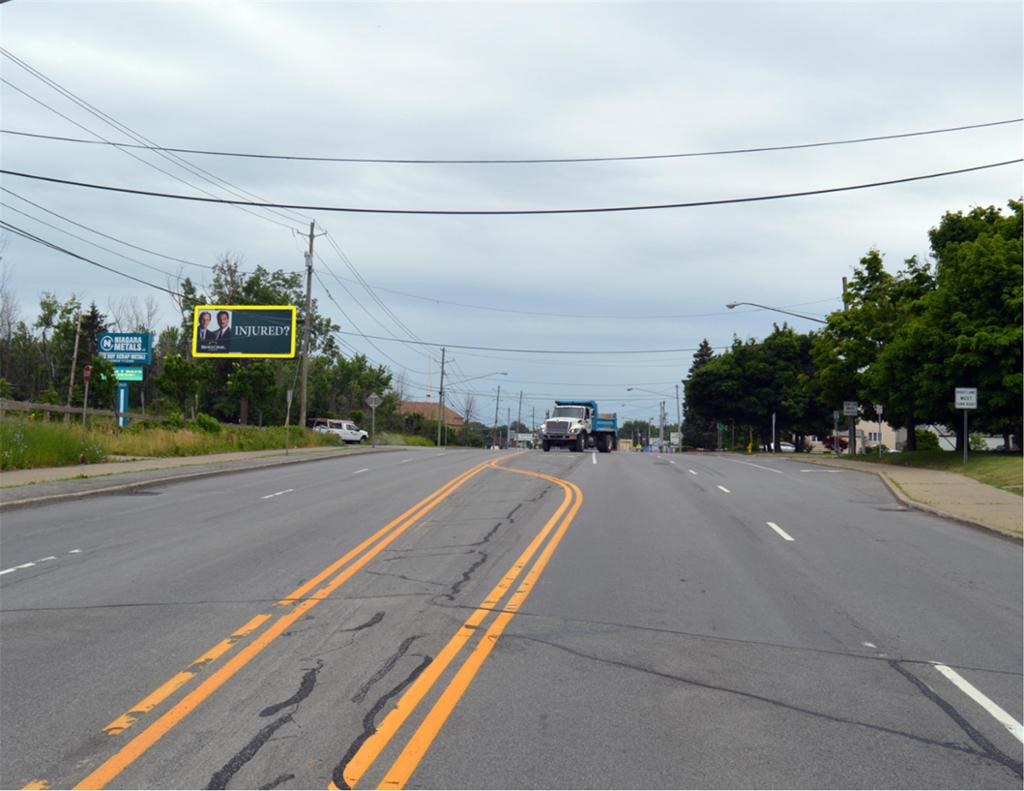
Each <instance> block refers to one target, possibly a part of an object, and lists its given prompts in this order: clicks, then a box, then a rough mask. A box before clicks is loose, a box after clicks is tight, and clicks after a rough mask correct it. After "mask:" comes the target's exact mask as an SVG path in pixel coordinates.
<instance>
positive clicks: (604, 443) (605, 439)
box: [597, 434, 612, 453]
mask: <svg viewBox="0 0 1024 791" xmlns="http://www.w3.org/2000/svg"><path fill="white" fill-rule="evenodd" d="M597 449H598V450H599V451H600V452H601V453H608V451H610V450H611V449H612V438H611V437H610V436H608V435H607V434H602V435H601V437H600V441H599V442H598V443H597Z"/></svg>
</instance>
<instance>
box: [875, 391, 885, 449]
mask: <svg viewBox="0 0 1024 791" xmlns="http://www.w3.org/2000/svg"><path fill="white" fill-rule="evenodd" d="M884 408H885V407H883V406H882V405H881V404H875V414H876V415H878V458H879V459H881V458H882V410H883V409H884Z"/></svg>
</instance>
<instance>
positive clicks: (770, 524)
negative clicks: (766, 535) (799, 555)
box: [765, 522, 793, 541]
mask: <svg viewBox="0 0 1024 791" xmlns="http://www.w3.org/2000/svg"><path fill="white" fill-rule="evenodd" d="M765 524H766V525H768V527H770V528H771V529H772V530H774V531H775V532H776V533H778V534H779V535H780V536H782V537H783V538H784V539H786V541H792V540H793V536H791V535H790V534H789V533H787V532H786V531H785V530H783V529H782V528H781V527H779V526H778V525H777V524H775V523H774V522H765Z"/></svg>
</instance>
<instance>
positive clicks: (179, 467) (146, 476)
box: [0, 445, 410, 509]
mask: <svg viewBox="0 0 1024 791" xmlns="http://www.w3.org/2000/svg"><path fill="white" fill-rule="evenodd" d="M396 450H410V448H407V447H405V446H398V445H396V446H384V447H378V448H369V447H362V446H352V447H344V448H339V447H333V446H319V447H314V448H293V449H291V450H290V451H289V452H288V455H287V456H286V455H285V452H284V450H256V451H238V452H234V453H212V454H207V455H205V456H171V457H164V458H146V459H135V460H131V461H113V462H103V463H101V464H76V465H71V466H67V467H39V468H36V469H31V470H11V471H9V472H2V473H0V509H3V508H12V507H20V506H25V505H35V504H40V503H45V502H53V501H56V500H65V499H72V498H75V497H83V496H87V495H91V494H105V493H108V492H114V491H123V490H127V489H133V488H139V487H141V486H148V485H152V484H158V483H167V482H171V481H176V480H187V479H189V478H198V477H206V476H210V475H219V474H225V473H231V472H240V471H242V470H250V469H258V468H262V467H277V466H281V465H284V464H302V463H305V462H311V461H320V460H323V459H334V458H339V457H341V456H358V455H361V454H365V453H387V452H391V451H396Z"/></svg>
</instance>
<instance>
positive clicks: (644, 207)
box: [0, 159, 1024, 216]
mask: <svg viewBox="0 0 1024 791" xmlns="http://www.w3.org/2000/svg"><path fill="white" fill-rule="evenodd" d="M1020 162H1024V159H1008V160H1005V161H1003V162H992V163H990V164H987V165H975V166H973V167H967V168H958V169H956V170H944V171H941V172H938V173H927V174H924V175H921V176H907V177H905V178H899V179H888V180H886V181H873V182H868V183H865V184H853V185H850V186H845V187H827V188H824V189H816V190H804V191H801V192H784V193H776V194H772V195H755V196H751V197H745V198H721V199H718V200H703V201H686V202H681V203H653V204H641V205H634V206H598V207H591V208H576V209H370V208H360V207H354V206H312V205H307V204H301V203H266V202H259V201H243V200H229V199H226V198H204V197H201V196H198V195H178V194H175V193H171V192H155V191H151V190H139V189H130V188H128V187H112V186H109V185H106V184H94V183H91V182H85V181H72V180H70V179H58V178H53V177H52V176H40V175H37V174H34V173H22V172H20V171H16V170H4V169H0V174H4V175H7V176H16V177H18V178H23V179H31V180H34V181H45V182H48V183H50V184H65V185H68V186H72V187H84V188H86V189H94V190H102V191H105V192H118V193H122V194H126V195H143V196H146V197H151V198H171V199H173V200H185V201H195V202H199V203H217V204H224V205H228V206H255V207H261V208H277V209H298V210H301V211H329V212H349V213H355V214H428V215H445V216H467V215H469V216H508V215H534V214H599V213H607V212H628V211H653V210H658V209H688V208H693V207H696V206H723V205H727V204H734V203H756V202H761V201H771V200H782V199H784V198H804V197H808V196H811V195H826V194H830V193H835V192H852V191H854V190H864V189H871V188H874V187H886V186H890V185H893V184H907V183H910V182H914V181H925V180H927V179H936V178H942V177H944V176H956V175H959V174H962V173H974V172H976V171H980V170H990V169H992V168H999V167H1005V166H1006V165H1015V164H1019V163H1020Z"/></svg>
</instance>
